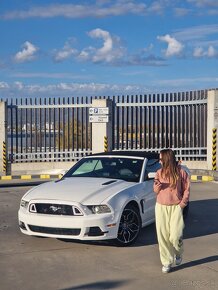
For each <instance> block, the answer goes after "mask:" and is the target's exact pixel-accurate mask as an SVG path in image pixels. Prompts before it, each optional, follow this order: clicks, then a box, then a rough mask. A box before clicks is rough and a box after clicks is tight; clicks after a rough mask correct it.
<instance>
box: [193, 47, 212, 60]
mask: <svg viewBox="0 0 218 290" xmlns="http://www.w3.org/2000/svg"><path fill="white" fill-rule="evenodd" d="M217 55H218V54H217V51H216V49H215V48H214V47H213V46H212V45H210V46H209V47H208V49H207V50H204V48H203V47H196V48H195V49H194V52H193V56H194V57H196V58H202V57H209V58H213V57H217Z"/></svg>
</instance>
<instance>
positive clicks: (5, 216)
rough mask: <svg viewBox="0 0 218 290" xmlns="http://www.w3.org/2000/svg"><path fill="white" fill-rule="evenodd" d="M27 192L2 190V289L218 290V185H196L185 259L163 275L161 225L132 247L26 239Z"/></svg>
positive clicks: (146, 231) (146, 230)
mask: <svg viewBox="0 0 218 290" xmlns="http://www.w3.org/2000/svg"><path fill="white" fill-rule="evenodd" d="M28 189H30V186H26V187H22V186H20V187H6V188H0V209H1V210H0V277H1V282H0V289H1V290H6V289H9V290H11V289H22V290H29V289H32V290H34V289H48V290H49V289H65V290H67V289H68V290H70V289H72V290H73V289H76V290H77V289H78V290H89V289H94V290H103V289H121V290H122V289H127V290H133V289H134V290H136V289H137V290H141V289H152V290H159V289H162V290H165V289H205V290H210V289H218V183H216V182H207V183H202V182H196V183H192V188H191V203H190V212H189V216H188V219H187V222H186V228H185V235H184V244H185V253H184V260H183V263H182V264H181V265H180V266H177V267H175V268H174V269H173V271H172V272H171V273H169V274H162V272H161V264H160V260H159V252H158V245H157V239H156V232H155V225H154V224H153V225H150V226H148V227H146V228H144V229H143V230H142V232H141V235H140V237H139V239H138V241H137V243H136V244H134V245H133V246H131V247H128V248H119V247H115V246H112V245H111V244H109V243H107V242H102V243H100V242H98V243H97V242H96V243H94V242H89V243H84V242H78V241H77V242H76V241H66V240H65V241H64V240H57V239H50V238H37V237H30V236H26V235H23V234H22V233H21V232H20V230H19V228H18V222H17V211H18V208H19V202H20V199H21V197H22V195H23V194H24V193H25V192H26V191H27V190H28Z"/></svg>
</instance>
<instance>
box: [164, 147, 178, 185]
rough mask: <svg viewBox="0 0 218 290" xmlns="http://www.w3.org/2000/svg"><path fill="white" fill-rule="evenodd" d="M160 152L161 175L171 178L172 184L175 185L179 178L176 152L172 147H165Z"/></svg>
mask: <svg viewBox="0 0 218 290" xmlns="http://www.w3.org/2000/svg"><path fill="white" fill-rule="evenodd" d="M160 154H161V161H162V171H161V175H162V176H163V177H165V178H166V179H168V180H169V182H170V185H171V186H173V187H175V186H176V183H177V181H178V179H179V172H178V166H177V162H176V157H175V153H174V152H173V150H171V149H163V150H161V151H160Z"/></svg>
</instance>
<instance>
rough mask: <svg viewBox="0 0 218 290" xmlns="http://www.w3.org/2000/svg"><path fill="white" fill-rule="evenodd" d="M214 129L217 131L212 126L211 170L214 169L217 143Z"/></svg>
mask: <svg viewBox="0 0 218 290" xmlns="http://www.w3.org/2000/svg"><path fill="white" fill-rule="evenodd" d="M216 131H217V130H216V128H213V145H212V150H213V151H212V170H216V143H217V142H216V141H217V135H216Z"/></svg>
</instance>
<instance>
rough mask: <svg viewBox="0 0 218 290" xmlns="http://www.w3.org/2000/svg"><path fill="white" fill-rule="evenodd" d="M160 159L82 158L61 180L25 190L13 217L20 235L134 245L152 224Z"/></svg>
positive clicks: (138, 155)
mask: <svg viewBox="0 0 218 290" xmlns="http://www.w3.org/2000/svg"><path fill="white" fill-rule="evenodd" d="M159 168H160V164H159V154H157V153H149V152H144V151H114V152H107V153H99V154H94V155H90V156H87V157H84V158H82V159H81V160H80V161H78V162H77V163H76V164H75V165H74V166H73V167H72V168H71V169H70V170H69V171H68V172H67V173H66V174H65V175H64V176H63V177H62V178H61V179H60V180H58V181H51V182H47V183H44V184H41V185H39V186H37V187H34V188H32V189H30V190H29V191H28V192H27V193H26V194H25V195H24V196H23V197H22V200H21V203H20V209H19V213H18V216H19V217H18V218H19V226H20V230H21V231H22V233H24V234H27V235H33V236H42V237H52V238H63V239H78V240H106V239H113V240H115V241H116V242H117V243H118V244H119V245H123V246H127V245H130V244H131V243H133V242H135V240H136V239H137V237H138V235H139V232H140V230H141V227H144V226H146V225H148V224H150V223H152V222H154V218H155V217H154V207H155V200H156V197H155V194H154V192H153V178H154V174H155V172H156V171H157V169H159Z"/></svg>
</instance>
